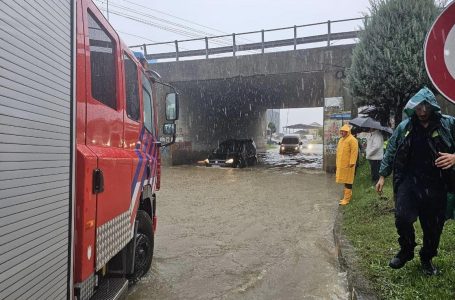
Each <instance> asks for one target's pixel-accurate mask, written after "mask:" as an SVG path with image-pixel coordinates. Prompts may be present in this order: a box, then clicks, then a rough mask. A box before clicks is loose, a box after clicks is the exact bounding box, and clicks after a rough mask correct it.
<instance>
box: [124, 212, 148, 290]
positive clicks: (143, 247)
mask: <svg viewBox="0 0 455 300" xmlns="http://www.w3.org/2000/svg"><path fill="white" fill-rule="evenodd" d="M136 220H137V221H138V222H139V224H138V228H137V236H136V250H135V253H134V272H133V274H131V275H130V276H128V279H129V280H130V282H132V283H134V282H136V281H138V280H139V279H140V278H141V277H142V276H144V275H145V274H147V272H148V271H149V269H150V266H151V265H152V258H153V244H154V234H153V227H152V219H151V218H150V216H149V215H148V214H147V213H146V212H145V211H143V210H138V212H137V215H136Z"/></svg>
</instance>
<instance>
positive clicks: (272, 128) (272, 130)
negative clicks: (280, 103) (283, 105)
mask: <svg viewBox="0 0 455 300" xmlns="http://www.w3.org/2000/svg"><path fill="white" fill-rule="evenodd" d="M267 128H268V129H270V140H272V134H274V133H275V132H276V125H275V123H273V122H269V124H268V125H267Z"/></svg>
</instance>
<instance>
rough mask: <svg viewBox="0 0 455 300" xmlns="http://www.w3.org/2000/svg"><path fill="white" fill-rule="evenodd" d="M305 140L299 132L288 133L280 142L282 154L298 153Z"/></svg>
mask: <svg viewBox="0 0 455 300" xmlns="http://www.w3.org/2000/svg"><path fill="white" fill-rule="evenodd" d="M302 145H303V142H302V141H301V140H300V136H299V135H298V134H287V135H285V136H284V137H283V139H282V140H281V143H280V154H298V153H300V150H301V146H302Z"/></svg>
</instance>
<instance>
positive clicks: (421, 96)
mask: <svg viewBox="0 0 455 300" xmlns="http://www.w3.org/2000/svg"><path fill="white" fill-rule="evenodd" d="M422 102H427V103H428V104H430V106H431V108H432V109H433V112H435V113H439V114H440V111H441V107H440V106H439V104H438V102H437V101H436V97H435V96H434V94H433V92H431V91H430V89H429V88H427V87H423V88H422V89H421V90H420V91H418V92H417V94H415V95H414V96H412V98H411V99H409V101H408V103H406V105H405V107H404V112H405V113H406V115H408V117H412V116H413V115H414V114H415V107H416V106H417V105H419V104H420V103H422Z"/></svg>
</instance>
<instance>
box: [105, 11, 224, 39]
mask: <svg viewBox="0 0 455 300" xmlns="http://www.w3.org/2000/svg"><path fill="white" fill-rule="evenodd" d="M109 12H110V13H111V14H114V15H117V16H120V17H124V18H127V19H130V20H132V21H136V22H139V23H143V24H146V25H149V26H152V27H156V28H159V29H161V30H165V31H169V32H173V33H177V34H180V35H182V36H186V37H189V38H200V36H198V35H196V34H194V33H191V32H188V31H184V30H179V29H176V28H171V27H167V26H163V25H161V24H158V23H154V22H151V21H148V20H144V19H141V18H137V17H135V16H131V15H128V14H125V13H122V12H118V11H113V10H110V11H109ZM214 43H216V44H218V45H222V46H225V45H226V44H223V43H220V42H218V41H214Z"/></svg>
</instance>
